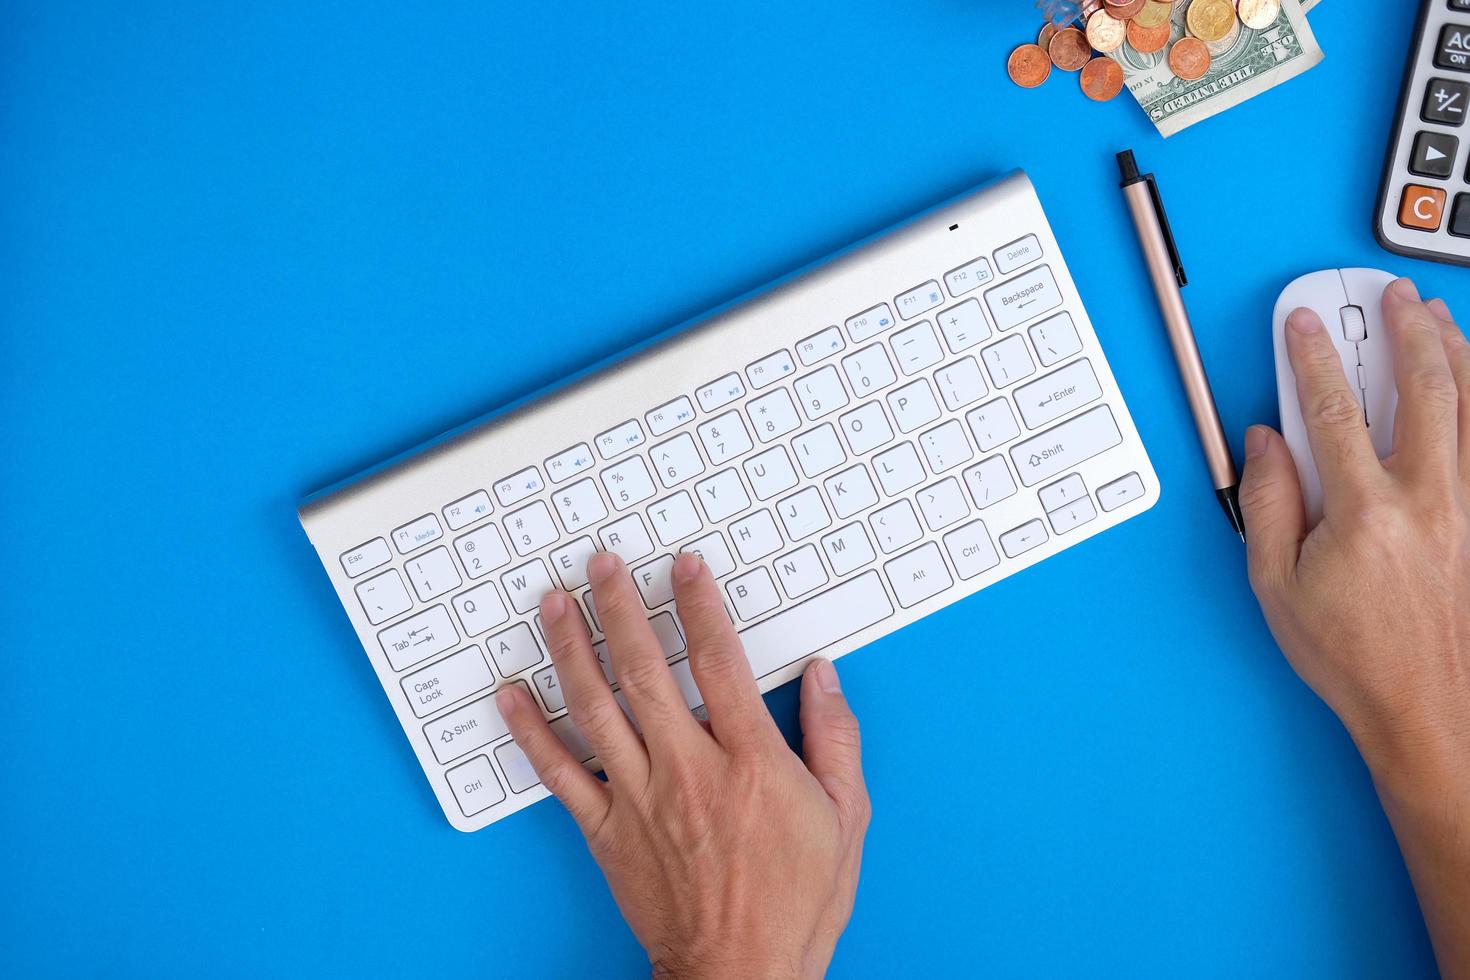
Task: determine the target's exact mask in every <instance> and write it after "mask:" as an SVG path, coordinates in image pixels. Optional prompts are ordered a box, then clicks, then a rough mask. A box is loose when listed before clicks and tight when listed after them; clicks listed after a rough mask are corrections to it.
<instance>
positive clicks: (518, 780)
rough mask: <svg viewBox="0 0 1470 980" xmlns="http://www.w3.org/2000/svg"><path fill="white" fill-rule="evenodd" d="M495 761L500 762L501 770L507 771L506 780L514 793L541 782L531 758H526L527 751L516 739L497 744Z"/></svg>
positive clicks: (522, 791)
mask: <svg viewBox="0 0 1470 980" xmlns="http://www.w3.org/2000/svg"><path fill="white" fill-rule="evenodd" d="M495 761H496V762H498V763H500V770H501V772H503V773H505V781H506V782H507V783H509V784H510V791H511V792H512V793H524V792H525V791H526V790H528V789H530V788H531V787H532V786H539V785H540V784H541V780H540V779H538V778H536V769H535V767H533V766H532V765H531V760H530V759H527V758H526V753H524V752H522V751H521V747H520V746H519V745H517V744H516V743H515V741H514V740H512V741H509V742H506V743H505V744H504V745H497V746H495Z"/></svg>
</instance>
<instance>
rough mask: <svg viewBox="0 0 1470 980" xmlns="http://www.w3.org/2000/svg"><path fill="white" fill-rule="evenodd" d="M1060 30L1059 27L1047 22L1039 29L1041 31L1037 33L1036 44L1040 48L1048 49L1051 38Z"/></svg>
mask: <svg viewBox="0 0 1470 980" xmlns="http://www.w3.org/2000/svg"><path fill="white" fill-rule="evenodd" d="M1060 30H1061V28H1060V27H1058V26H1057V25H1055V24H1047V25H1046V26H1045V27H1043V28H1042V29H1041V33H1040V34H1039V35H1037V38H1036V44H1037V45H1038V46H1039V47H1040V48H1041V50H1043V51H1048V50H1049V49H1050V48H1051V39H1052V38H1054V37H1056V36H1057V31H1060Z"/></svg>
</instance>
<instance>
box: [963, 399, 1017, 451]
mask: <svg viewBox="0 0 1470 980" xmlns="http://www.w3.org/2000/svg"><path fill="white" fill-rule="evenodd" d="M965 421H966V422H967V423H969V426H970V432H971V433H973V434H974V436H975V444H976V445H977V446H979V447H980V451H981V452H982V453H988V452H989V451H990V450H992V449H994V448H995V447H996V446H999V445H1000V444H1001V443H1005V442H1010V441H1011V440H1012V439H1014V438H1016V436H1018V435H1020V434H1021V427H1020V426H1019V425H1017V424H1016V413H1014V412H1012V411H1011V403H1010V402H1008V401H1007V400H1006V399H1004V398H997V399H996V400H995V401H993V402H986V403H985V404H984V405H981V406H980V407H979V408H975V409H971V410H970V411H969V412H968V413H966V415H965Z"/></svg>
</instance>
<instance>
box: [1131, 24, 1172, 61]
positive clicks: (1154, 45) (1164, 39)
mask: <svg viewBox="0 0 1470 980" xmlns="http://www.w3.org/2000/svg"><path fill="white" fill-rule="evenodd" d="M1173 36H1174V25H1173V24H1171V23H1169V22H1168V21H1164V22H1163V23H1162V24H1159V25H1158V26H1157V27H1144V26H1143V25H1142V24H1140V23H1139V22H1138V19H1137V18H1134V19H1133V20H1130V21H1129V22H1128V43H1129V44H1131V45H1132V46H1133V50H1134V51H1137V52H1138V53H1139V54H1153V53H1154V52H1155V51H1162V50H1164V49H1165V48H1167V47H1168V46H1169V38H1171V37H1173Z"/></svg>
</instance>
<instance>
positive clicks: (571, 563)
mask: <svg viewBox="0 0 1470 980" xmlns="http://www.w3.org/2000/svg"><path fill="white" fill-rule="evenodd" d="M630 519H631V520H635V521H636V520H639V517H638V515H637V514H633V515H631V517H630ZM604 530H606V529H605V528H604ZM595 554H597V545H596V544H594V543H593V542H592V539H591V538H589V537H586V536H585V535H584V536H582V537H580V538H577V539H576V540H575V541H573V542H572V543H571V544H567V545H564V546H562V547H560V548H556V549H554V550H553V551H552V552H551V567H552V568H553V569H554V570H555V571H556V577H557V578H559V579H561V587H562V588H563V589H566V590H567V591H568V592H570V591H572V590H573V589H580V588H581V587H582V586H584V585H586V584H587V559H589V558H591V557H592V556H593V555H595Z"/></svg>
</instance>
